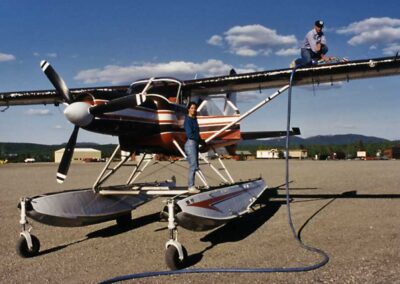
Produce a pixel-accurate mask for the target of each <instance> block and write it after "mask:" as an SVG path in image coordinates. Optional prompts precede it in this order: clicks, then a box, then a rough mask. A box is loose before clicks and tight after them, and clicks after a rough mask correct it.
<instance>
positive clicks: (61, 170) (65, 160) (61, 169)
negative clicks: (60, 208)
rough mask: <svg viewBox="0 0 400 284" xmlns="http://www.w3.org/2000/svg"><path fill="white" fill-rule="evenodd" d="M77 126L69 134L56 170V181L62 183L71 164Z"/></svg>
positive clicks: (76, 136)
mask: <svg viewBox="0 0 400 284" xmlns="http://www.w3.org/2000/svg"><path fill="white" fill-rule="evenodd" d="M78 131H79V126H77V125H76V126H75V127H74V131H72V134H71V136H70V137H69V140H68V143H67V146H66V147H65V150H64V154H63V156H62V158H61V162H60V165H59V166H58V171H57V182H58V183H63V182H64V180H65V179H66V178H67V174H68V170H69V166H70V165H71V160H72V155H73V154H74V150H75V145H76V139H77V138H78Z"/></svg>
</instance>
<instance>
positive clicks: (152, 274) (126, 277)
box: [100, 68, 329, 284]
mask: <svg viewBox="0 0 400 284" xmlns="http://www.w3.org/2000/svg"><path fill="white" fill-rule="evenodd" d="M295 72H296V68H293V71H292V74H291V75H290V81H289V91H288V103H287V125H286V145H285V148H286V156H285V185H286V207H287V213H288V214H287V216H288V223H289V226H290V228H291V230H292V233H293V237H294V238H295V239H296V240H297V241H298V242H299V244H300V246H301V247H302V248H304V249H306V250H308V251H311V252H315V253H317V254H319V255H321V256H322V257H323V259H322V260H321V261H320V262H319V263H317V264H314V265H309V266H301V267H273V268H267V267H266V268H207V269H182V270H169V271H151V272H143V273H135V274H128V275H123V276H118V277H115V278H112V279H109V280H105V281H102V282H100V283H101V284H108V283H115V282H120V281H125V280H132V279H140V278H149V277H156V276H166V275H179V274H194V273H272V272H304V271H310V270H315V269H318V268H320V267H322V266H324V265H325V264H326V263H328V261H329V256H328V255H327V254H326V253H325V252H324V251H322V250H321V249H318V248H315V247H311V246H308V245H306V244H304V243H303V242H302V240H301V239H300V238H299V236H298V235H297V233H296V229H295V227H294V225H293V221H292V213H291V210H290V194H289V136H290V119H291V112H292V110H291V107H292V83H293V78H294V74H295Z"/></svg>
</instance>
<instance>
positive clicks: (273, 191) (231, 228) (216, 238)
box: [187, 187, 400, 267]
mask: <svg viewBox="0 0 400 284" xmlns="http://www.w3.org/2000/svg"><path fill="white" fill-rule="evenodd" d="M316 189H317V188H296V189H294V190H316ZM281 190H282V188H281V187H275V188H270V189H269V190H267V191H265V192H264V194H263V195H262V196H260V198H259V199H258V200H257V204H260V205H261V208H259V209H257V210H255V211H254V212H252V213H249V214H246V215H244V216H242V217H241V218H238V219H235V220H232V221H231V222H229V223H228V224H226V225H224V226H222V227H220V228H218V229H216V230H214V231H212V232H211V233H209V234H207V235H206V236H204V237H203V238H201V241H203V242H211V245H210V246H208V247H206V248H205V249H204V250H203V251H200V252H198V253H195V254H192V255H190V256H189V257H188V261H187V267H190V266H193V265H195V264H196V263H198V262H200V261H201V259H202V258H203V255H204V253H205V252H206V251H208V250H210V249H212V248H213V247H215V246H217V245H218V244H222V243H227V242H238V241H241V240H243V239H245V238H246V237H248V236H249V235H251V234H252V233H254V232H255V231H256V230H257V229H258V228H259V227H261V226H262V225H263V224H264V223H265V222H267V221H268V220H269V219H270V218H272V217H273V216H274V214H275V213H276V212H277V211H278V210H279V208H280V207H281V206H282V205H285V204H286V194H281V193H279V191H281ZM291 190H292V189H291ZM353 198H354V199H397V198H400V194H359V193H357V191H356V190H353V191H346V192H343V193H339V194H290V199H289V200H290V203H295V202H305V201H316V200H321V199H322V200H325V199H326V200H329V201H328V202H327V203H326V204H324V205H323V206H322V207H321V208H319V209H318V210H316V211H315V212H314V213H313V214H312V215H311V216H310V217H309V218H308V219H307V220H306V221H305V222H304V223H303V225H301V227H300V229H299V230H298V231H297V237H298V238H299V239H300V240H301V233H302V232H303V230H304V228H305V227H306V226H307V225H308V224H309V223H310V221H311V220H312V219H313V218H315V217H316V216H317V215H318V214H320V213H321V212H322V211H323V210H325V209H326V208H327V207H328V206H330V205H331V204H332V203H333V202H334V201H335V200H337V199H353ZM299 199H305V200H299Z"/></svg>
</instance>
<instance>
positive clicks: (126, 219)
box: [115, 213, 132, 228]
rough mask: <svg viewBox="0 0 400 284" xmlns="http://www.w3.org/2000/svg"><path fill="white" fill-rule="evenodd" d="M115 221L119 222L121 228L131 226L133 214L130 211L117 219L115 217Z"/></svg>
mask: <svg viewBox="0 0 400 284" xmlns="http://www.w3.org/2000/svg"><path fill="white" fill-rule="evenodd" d="M115 221H116V222H117V225H118V226H119V227H121V228H126V227H129V226H130V225H132V214H131V213H129V214H125V215H121V216H118V217H117V219H115Z"/></svg>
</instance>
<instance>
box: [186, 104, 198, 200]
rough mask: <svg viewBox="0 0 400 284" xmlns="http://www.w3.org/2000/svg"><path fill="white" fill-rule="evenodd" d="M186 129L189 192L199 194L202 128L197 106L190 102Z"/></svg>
mask: <svg viewBox="0 0 400 284" xmlns="http://www.w3.org/2000/svg"><path fill="white" fill-rule="evenodd" d="M184 128H185V132H186V138H187V140H186V143H185V153H186V156H187V160H188V162H189V173H188V191H189V193H198V192H200V190H198V189H197V188H196V187H195V185H194V184H195V174H196V171H197V170H198V169H199V144H200V142H201V138H200V128H199V124H198V122H197V104H196V103H194V102H190V103H189V105H188V115H187V116H186V117H185V122H184Z"/></svg>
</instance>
